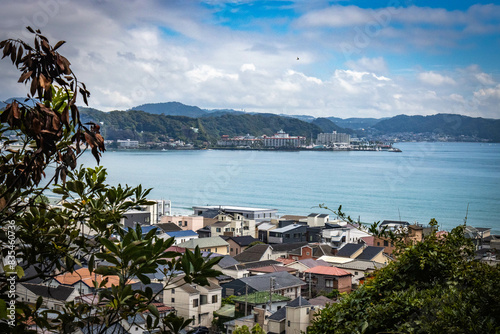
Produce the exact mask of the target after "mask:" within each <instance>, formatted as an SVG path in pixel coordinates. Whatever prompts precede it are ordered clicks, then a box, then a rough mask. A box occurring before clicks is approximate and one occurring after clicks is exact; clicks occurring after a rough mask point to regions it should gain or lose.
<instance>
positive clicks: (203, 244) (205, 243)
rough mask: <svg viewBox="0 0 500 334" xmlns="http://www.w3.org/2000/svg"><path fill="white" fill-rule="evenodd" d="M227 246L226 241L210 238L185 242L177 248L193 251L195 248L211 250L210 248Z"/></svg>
mask: <svg viewBox="0 0 500 334" xmlns="http://www.w3.org/2000/svg"><path fill="white" fill-rule="evenodd" d="M228 245H229V244H228V243H227V241H225V240H224V239H222V238H220V237H210V238H198V239H191V240H188V241H186V242H182V243H180V244H178V245H177V246H179V247H184V248H189V249H193V248H196V246H199V247H200V248H211V247H217V246H228Z"/></svg>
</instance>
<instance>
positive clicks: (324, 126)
mask: <svg viewBox="0 0 500 334" xmlns="http://www.w3.org/2000/svg"><path fill="white" fill-rule="evenodd" d="M311 123H312V124H315V125H317V126H319V127H320V128H321V130H323V132H328V133H330V132H333V131H337V132H341V133H352V132H353V131H352V130H350V129H349V131H348V129H343V128H341V127H340V126H338V125H337V124H335V123H334V122H332V121H331V120H330V119H328V118H321V117H320V118H316V119H315V120H314V121H312V122H311Z"/></svg>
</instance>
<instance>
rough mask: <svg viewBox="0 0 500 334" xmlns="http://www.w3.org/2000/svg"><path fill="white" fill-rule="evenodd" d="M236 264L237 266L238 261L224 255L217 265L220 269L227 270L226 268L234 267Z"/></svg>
mask: <svg viewBox="0 0 500 334" xmlns="http://www.w3.org/2000/svg"><path fill="white" fill-rule="evenodd" d="M236 264H239V262H238V261H236V260H235V259H234V258H233V257H232V256H230V255H226V256H223V257H222V259H221V260H220V261H219V263H218V265H219V267H221V268H223V269H224V268H228V267H231V266H234V265H236Z"/></svg>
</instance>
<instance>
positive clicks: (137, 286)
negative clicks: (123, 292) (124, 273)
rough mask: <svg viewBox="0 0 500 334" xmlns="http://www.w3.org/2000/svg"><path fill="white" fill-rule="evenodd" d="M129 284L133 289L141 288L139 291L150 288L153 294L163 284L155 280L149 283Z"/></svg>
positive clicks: (161, 288)
mask: <svg viewBox="0 0 500 334" xmlns="http://www.w3.org/2000/svg"><path fill="white" fill-rule="evenodd" d="M131 286H132V289H133V290H141V291H146V288H151V289H152V290H153V293H154V294H156V293H158V292H160V291H161V290H163V284H162V283H156V282H151V283H149V284H143V283H142V282H137V283H132V284H131Z"/></svg>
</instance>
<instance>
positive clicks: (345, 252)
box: [337, 243, 363, 257]
mask: <svg viewBox="0 0 500 334" xmlns="http://www.w3.org/2000/svg"><path fill="white" fill-rule="evenodd" d="M362 248H363V244H352V243H349V244H345V245H344V247H342V248H341V249H339V251H338V253H337V256H342V257H351V256H352V255H353V254H355V253H356V252H358V251H359V250H360V249H362Z"/></svg>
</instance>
